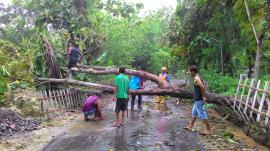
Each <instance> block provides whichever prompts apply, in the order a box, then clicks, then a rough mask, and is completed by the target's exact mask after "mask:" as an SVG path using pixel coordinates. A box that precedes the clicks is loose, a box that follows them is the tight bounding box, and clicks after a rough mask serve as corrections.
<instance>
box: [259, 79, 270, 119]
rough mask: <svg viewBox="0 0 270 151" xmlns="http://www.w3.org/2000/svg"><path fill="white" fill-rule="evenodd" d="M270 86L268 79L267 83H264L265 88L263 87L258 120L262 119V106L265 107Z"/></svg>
mask: <svg viewBox="0 0 270 151" xmlns="http://www.w3.org/2000/svg"><path fill="white" fill-rule="evenodd" d="M268 86H269V82H268V81H266V82H265V85H264V89H263V94H262V98H261V102H260V106H259V112H258V114H257V122H259V121H260V117H261V111H262V108H263V105H264V101H265V98H266V94H267V90H268Z"/></svg>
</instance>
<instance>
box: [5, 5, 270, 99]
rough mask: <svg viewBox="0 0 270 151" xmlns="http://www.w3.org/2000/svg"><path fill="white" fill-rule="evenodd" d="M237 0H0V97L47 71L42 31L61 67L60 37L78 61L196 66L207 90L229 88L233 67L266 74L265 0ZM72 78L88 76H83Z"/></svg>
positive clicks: (152, 68) (174, 69)
mask: <svg viewBox="0 0 270 151" xmlns="http://www.w3.org/2000/svg"><path fill="white" fill-rule="evenodd" d="M244 2H246V1H245V0H244V1H243V0H222V1H221V0H182V1H178V4H177V8H176V10H170V9H167V8H164V9H161V10H158V11H155V12H149V13H147V14H143V15H142V14H141V13H140V12H141V10H142V9H143V7H144V6H143V4H140V3H139V4H129V3H126V2H124V1H120V0H107V1H106V2H104V1H102V0H91V1H87V0H61V1H60V0H23V1H20V0H14V1H13V4H12V5H11V6H4V5H0V100H3V99H4V95H5V93H6V92H7V91H8V90H10V89H15V88H27V87H33V86H35V85H34V84H33V81H34V80H33V78H34V77H35V76H38V77H48V76H49V73H48V68H47V66H46V64H45V63H46V62H45V60H44V55H45V54H44V53H43V51H42V49H43V47H42V37H45V38H46V39H48V40H49V42H50V43H51V45H52V46H53V48H54V50H55V51H56V53H57V56H56V57H57V62H58V64H59V65H61V66H66V64H67V61H66V60H67V59H66V56H65V55H64V53H66V51H67V45H68V43H69V42H71V41H75V42H76V43H77V44H78V45H79V47H80V50H82V52H83V54H84V59H83V63H84V64H89V65H102V66H120V65H124V66H126V67H129V68H134V67H135V66H136V65H141V66H142V67H143V68H144V69H145V70H147V71H149V72H153V73H158V72H159V70H160V68H161V67H162V66H167V67H168V68H169V72H171V73H174V74H175V73H185V70H186V69H187V67H188V66H189V65H191V64H197V65H198V66H199V67H200V69H201V71H202V74H203V76H204V77H205V79H206V80H207V81H208V83H209V88H210V90H211V91H215V92H217V93H227V94H232V93H233V92H234V87H235V85H236V81H237V79H238V77H239V74H240V73H247V74H248V75H249V76H252V72H253V70H254V73H255V77H256V73H257V72H258V73H259V78H264V79H267V75H268V73H269V72H270V68H269V60H270V51H269V46H270V45H269V44H270V42H269V37H270V33H269V30H270V28H269V23H270V22H269V20H270V15H269V12H268V11H269V3H267V2H268V1H266V0H256V1H255V0H252V1H248V2H247V3H246V4H247V5H245V3H244ZM247 8H248V9H247ZM247 10H249V13H250V19H249V18H248V13H247ZM172 11H174V12H172ZM252 27H254V28H253V29H254V30H255V32H254V30H252ZM258 52H259V53H258ZM256 65H259V67H260V68H256ZM76 78H77V79H80V80H93V79H92V77H91V76H89V75H86V74H78V75H77V77H76ZM256 78H257V77H256ZM228 81H230V82H228Z"/></svg>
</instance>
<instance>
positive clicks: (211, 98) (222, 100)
mask: <svg viewBox="0 0 270 151" xmlns="http://www.w3.org/2000/svg"><path fill="white" fill-rule="evenodd" d="M38 80H39V81H47V82H53V83H64V84H71V85H80V86H86V87H92V88H96V89H101V90H103V91H106V92H109V93H113V91H114V89H115V87H114V86H110V85H102V84H97V83H91V82H83V81H78V80H73V79H54V78H39V79H38ZM130 94H142V95H168V96H173V97H179V98H185V99H192V98H193V91H191V90H189V89H184V88H173V87H170V88H166V89H161V88H148V89H141V90H137V91H130ZM207 99H208V102H210V103H216V104H220V105H230V104H231V103H232V101H231V100H230V99H231V98H230V97H227V96H220V95H216V94H213V93H207Z"/></svg>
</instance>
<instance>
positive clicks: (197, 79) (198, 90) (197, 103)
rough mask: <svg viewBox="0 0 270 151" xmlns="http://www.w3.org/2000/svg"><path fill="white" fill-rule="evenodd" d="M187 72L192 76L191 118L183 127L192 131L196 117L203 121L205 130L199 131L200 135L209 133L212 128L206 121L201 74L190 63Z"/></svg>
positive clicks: (203, 86)
mask: <svg viewBox="0 0 270 151" xmlns="http://www.w3.org/2000/svg"><path fill="white" fill-rule="evenodd" d="M189 72H190V74H191V76H192V77H194V105H193V109H192V120H191V122H190V124H189V125H188V126H186V127H185V129H186V130H189V131H192V130H193V125H194V123H195V121H196V119H197V118H199V119H201V120H203V121H204V124H205V126H206V130H204V131H200V134H201V135H211V134H212V130H211V127H210V124H209V121H208V116H207V113H206V110H205V107H204V103H205V102H206V89H205V85H204V83H203V80H202V78H201V76H200V75H199V73H198V67H197V66H196V65H192V66H190V67H189Z"/></svg>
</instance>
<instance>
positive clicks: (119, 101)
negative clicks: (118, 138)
mask: <svg viewBox="0 0 270 151" xmlns="http://www.w3.org/2000/svg"><path fill="white" fill-rule="evenodd" d="M118 70H119V73H120V74H119V75H117V76H116V78H115V81H114V85H115V87H116V89H115V91H114V97H113V101H116V105H115V113H116V122H115V123H114V124H113V126H115V127H121V126H124V118H125V113H126V111H127V108H128V100H129V79H128V76H126V75H124V73H125V68H124V67H119V69H118Z"/></svg>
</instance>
